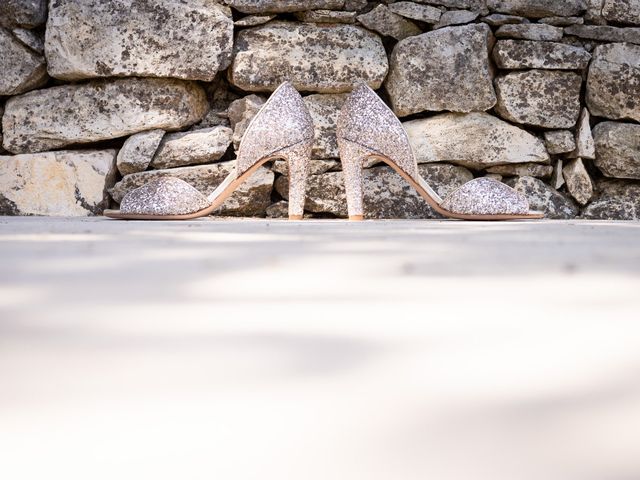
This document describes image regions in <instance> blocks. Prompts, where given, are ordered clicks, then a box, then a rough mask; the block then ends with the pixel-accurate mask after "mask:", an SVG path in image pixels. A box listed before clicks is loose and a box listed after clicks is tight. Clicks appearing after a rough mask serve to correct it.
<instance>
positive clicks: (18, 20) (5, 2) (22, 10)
mask: <svg viewBox="0 0 640 480" xmlns="http://www.w3.org/2000/svg"><path fill="white" fill-rule="evenodd" d="M46 21H47V0H2V1H1V2H0V26H5V27H16V26H20V27H25V28H34V27H37V26H39V25H42V24H43V23H44V22H46Z"/></svg>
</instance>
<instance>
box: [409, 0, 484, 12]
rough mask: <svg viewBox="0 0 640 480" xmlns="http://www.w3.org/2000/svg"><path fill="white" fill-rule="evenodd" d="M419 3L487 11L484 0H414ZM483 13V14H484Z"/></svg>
mask: <svg viewBox="0 0 640 480" xmlns="http://www.w3.org/2000/svg"><path fill="white" fill-rule="evenodd" d="M416 1H418V2H420V3H428V4H430V5H438V6H441V7H447V8H450V9H459V8H463V9H465V10H478V11H480V12H486V13H489V12H488V11H487V10H486V9H487V2H486V0H416ZM486 13H485V14H486Z"/></svg>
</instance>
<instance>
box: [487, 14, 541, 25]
mask: <svg viewBox="0 0 640 480" xmlns="http://www.w3.org/2000/svg"><path fill="white" fill-rule="evenodd" d="M480 20H481V21H483V22H484V23H486V24H488V25H491V26H492V27H500V26H502V25H515V24H518V23H529V20H527V19H526V18H524V17H519V16H518V15H505V14H503V13H492V14H491V15H487V16H486V17H482V18H481V19H480Z"/></svg>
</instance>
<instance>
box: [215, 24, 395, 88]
mask: <svg viewBox="0 0 640 480" xmlns="http://www.w3.org/2000/svg"><path fill="white" fill-rule="evenodd" d="M257 65H259V66H260V67H259V68H256V66H257ZM387 70H388V63H387V56H386V53H385V50H384V47H383V45H382V41H381V40H380V38H379V37H378V36H377V35H375V34H374V33H371V32H369V31H367V30H365V29H363V28H360V27H357V26H355V25H323V24H313V23H293V22H271V23H269V24H267V25H262V26H260V27H256V28H252V29H247V30H242V31H241V32H240V33H239V34H238V39H237V42H236V55H235V58H234V60H233V63H232V65H231V68H230V69H229V70H228V71H229V80H230V81H231V83H232V84H233V85H235V86H236V87H238V88H241V89H243V90H248V91H267V92H268V91H273V90H275V89H276V87H277V86H278V85H280V84H281V83H282V82H283V81H285V80H290V81H291V82H292V83H293V85H294V86H295V87H296V88H297V89H298V90H301V91H313V92H319V93H343V92H347V91H351V89H352V87H353V84H354V83H356V82H357V81H364V82H366V83H367V84H368V85H369V86H370V87H371V88H374V89H377V88H378V87H380V85H381V84H382V81H383V80H384V77H385V75H386V74H387Z"/></svg>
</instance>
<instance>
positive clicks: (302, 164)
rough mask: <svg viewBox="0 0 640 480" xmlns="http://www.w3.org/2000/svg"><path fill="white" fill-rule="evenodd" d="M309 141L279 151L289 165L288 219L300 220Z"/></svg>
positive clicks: (302, 211)
mask: <svg viewBox="0 0 640 480" xmlns="http://www.w3.org/2000/svg"><path fill="white" fill-rule="evenodd" d="M312 147H313V139H312V140H311V141H302V142H300V143H296V144H295V145H291V146H290V147H288V148H286V149H284V150H282V151H280V152H279V153H280V155H281V156H282V157H283V158H284V159H285V160H286V161H287V164H288V167H289V220H302V218H303V214H304V201H305V198H306V185H307V175H308V174H309V158H311V148H312Z"/></svg>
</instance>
